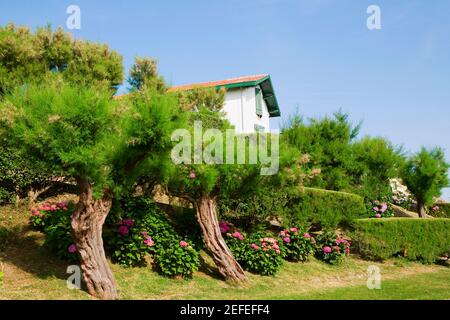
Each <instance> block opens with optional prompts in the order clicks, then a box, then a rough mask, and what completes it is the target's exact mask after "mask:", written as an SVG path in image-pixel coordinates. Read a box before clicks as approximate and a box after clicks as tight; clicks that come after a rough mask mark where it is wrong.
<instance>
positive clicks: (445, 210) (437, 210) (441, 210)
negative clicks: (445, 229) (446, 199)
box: [429, 203, 450, 218]
mask: <svg viewBox="0 0 450 320" xmlns="http://www.w3.org/2000/svg"><path fill="white" fill-rule="evenodd" d="M429 214H430V215H432V216H433V217H436V218H450V203H437V204H435V205H434V206H433V207H432V208H431V210H430V212H429Z"/></svg>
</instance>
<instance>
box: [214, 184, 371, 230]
mask: <svg viewBox="0 0 450 320" xmlns="http://www.w3.org/2000/svg"><path fill="white" fill-rule="evenodd" d="M219 209H220V210H219V211H220V215H221V217H222V219H224V220H229V221H233V222H236V223H237V224H239V225H240V226H243V227H244V229H245V230H251V229H255V225H256V224H261V223H262V222H263V221H265V220H267V219H269V218H279V219H281V220H283V224H285V225H311V224H315V225H318V226H321V227H323V228H336V227H338V226H345V225H349V224H350V222H351V221H353V220H354V219H357V218H365V217H368V214H367V210H366V207H365V205H364V199H363V198H362V197H360V196H358V195H355V194H351V193H346V192H336V191H329V190H323V189H315V188H288V187H286V188H282V189H280V190H270V191H269V190H266V191H263V192H260V194H258V195H257V196H252V197H249V198H246V199H239V200H231V199H221V201H220V208H219Z"/></svg>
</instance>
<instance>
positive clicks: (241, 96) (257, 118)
mask: <svg viewBox="0 0 450 320" xmlns="http://www.w3.org/2000/svg"><path fill="white" fill-rule="evenodd" d="M198 87H203V88H205V87H214V88H217V89H220V88H225V90H226V94H225V104H224V107H223V111H224V112H225V114H226V117H227V119H228V120H229V121H230V122H231V124H232V125H234V126H235V128H236V132H237V133H252V132H255V131H266V132H268V131H270V124H269V118H272V117H279V116H280V108H279V107H278V102H277V98H276V96H275V91H274V89H273V86H272V81H271V80H270V75H268V74H261V75H254V76H246V77H239V78H233V79H227V80H219V81H211V82H203V83H194V84H187V85H182V86H176V87H172V88H170V91H184V90H191V89H193V88H198Z"/></svg>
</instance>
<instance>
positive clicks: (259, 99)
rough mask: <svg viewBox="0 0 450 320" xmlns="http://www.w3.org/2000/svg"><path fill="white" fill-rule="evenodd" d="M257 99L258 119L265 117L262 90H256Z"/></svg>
mask: <svg viewBox="0 0 450 320" xmlns="http://www.w3.org/2000/svg"><path fill="white" fill-rule="evenodd" d="M255 99H256V114H257V115H258V117H260V118H261V117H262V116H263V99H262V92H261V89H260V88H255Z"/></svg>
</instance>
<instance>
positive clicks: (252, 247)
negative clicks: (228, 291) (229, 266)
mask: <svg viewBox="0 0 450 320" xmlns="http://www.w3.org/2000/svg"><path fill="white" fill-rule="evenodd" d="M243 242H244V243H245V247H244V250H243V252H242V253H241V254H240V255H239V256H240V260H238V262H239V263H240V264H241V265H242V267H243V268H244V269H245V270H247V271H250V272H253V273H257V274H261V275H264V276H271V275H274V274H275V273H277V272H278V271H279V270H280V268H281V265H282V264H283V258H282V256H281V248H280V246H279V243H278V240H276V239H274V238H272V237H271V236H270V235H264V234H260V233H259V234H258V233H257V234H254V235H252V236H251V237H250V238H248V239H245V240H244V241H243Z"/></svg>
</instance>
